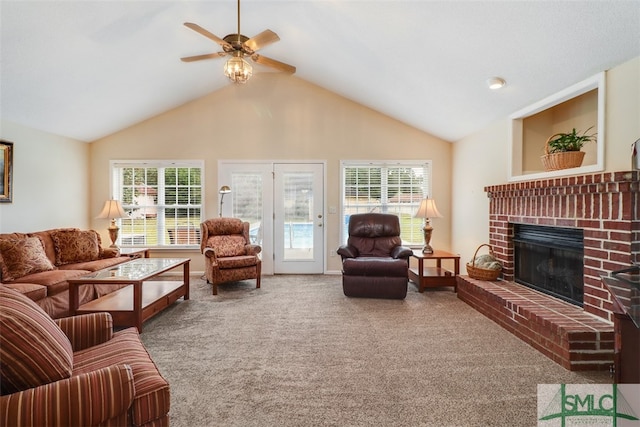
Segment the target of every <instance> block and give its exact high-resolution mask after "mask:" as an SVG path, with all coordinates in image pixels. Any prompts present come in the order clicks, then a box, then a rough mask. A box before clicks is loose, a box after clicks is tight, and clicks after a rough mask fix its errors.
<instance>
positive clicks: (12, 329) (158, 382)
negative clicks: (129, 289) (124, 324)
mask: <svg viewBox="0 0 640 427" xmlns="http://www.w3.org/2000/svg"><path fill="white" fill-rule="evenodd" d="M112 327H113V321H112V318H111V315H110V314H109V313H104V312H101V313H92V314H85V315H80V316H74V317H67V318H61V319H56V320H53V319H51V317H49V316H48V315H47V314H46V313H45V312H44V311H43V310H42V309H41V308H40V307H39V306H38V305H37V304H36V303H34V302H33V301H31V300H30V299H29V298H28V297H26V296H25V295H23V294H21V293H19V292H17V291H15V290H13V289H9V288H7V287H5V286H1V285H0V389H1V396H0V424H2V425H7V426H30V427H36V426H48V427H55V426H60V427H62V426H82V427H85V426H107V425H109V426H148V427H151V426H167V425H168V424H169V416H168V413H169V405H170V395H169V384H168V383H167V382H166V380H165V379H164V378H163V377H162V376H161V375H160V373H159V372H158V369H157V368H156V366H155V364H154V363H153V361H152V360H151V358H150V357H149V354H148V353H147V351H146V350H145V348H144V346H143V344H142V341H140V338H139V335H138V332H137V330H136V329H135V328H128V329H123V330H121V331H118V332H113V328H112Z"/></svg>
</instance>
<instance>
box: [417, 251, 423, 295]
mask: <svg viewBox="0 0 640 427" xmlns="http://www.w3.org/2000/svg"><path fill="white" fill-rule="evenodd" d="M418 292H420V293H422V292H424V258H418Z"/></svg>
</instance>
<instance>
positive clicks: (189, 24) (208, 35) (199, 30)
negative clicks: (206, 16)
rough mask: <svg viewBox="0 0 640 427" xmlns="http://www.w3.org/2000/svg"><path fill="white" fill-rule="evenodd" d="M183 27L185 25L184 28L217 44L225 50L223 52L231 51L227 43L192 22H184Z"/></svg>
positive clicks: (231, 47) (231, 48)
mask: <svg viewBox="0 0 640 427" xmlns="http://www.w3.org/2000/svg"><path fill="white" fill-rule="evenodd" d="M184 25H185V27H188V28H191V29H192V30H193V31H195V32H197V33H200V34H202V35H203V36H205V37H206V38H208V39H211V40H213V41H214V42H216V43H218V44H219V45H220V46H222V47H223V48H225V50H227V49H229V50H233V46H231V45H230V44H229V43H227V42H226V41H224V40H222V39H221V38H220V37H218V36H216V35H215V34H213V33H211V32H209V31H207V30H205V29H204V28H202V27H201V26H200V25H198V24H194V23H193V22H185V23H184Z"/></svg>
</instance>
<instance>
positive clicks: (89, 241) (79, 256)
mask: <svg viewBox="0 0 640 427" xmlns="http://www.w3.org/2000/svg"><path fill="white" fill-rule="evenodd" d="M51 239H52V240H53V246H54V248H55V250H56V265H63V264H71V263H75V262H86V261H94V260H96V259H98V258H100V240H99V239H98V233H97V232H95V231H94V230H84V231H83V230H57V231H52V232H51Z"/></svg>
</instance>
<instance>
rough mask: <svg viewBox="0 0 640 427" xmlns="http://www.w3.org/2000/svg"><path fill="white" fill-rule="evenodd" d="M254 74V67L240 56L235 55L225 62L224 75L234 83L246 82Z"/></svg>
mask: <svg viewBox="0 0 640 427" xmlns="http://www.w3.org/2000/svg"><path fill="white" fill-rule="evenodd" d="M252 74H253V67H252V66H251V64H249V63H248V62H247V61H245V60H244V59H242V58H241V57H239V56H234V57H233V58H231V59H229V60H228V61H227V63H226V64H224V75H225V76H227V77H228V78H229V79H230V80H231V81H232V82H234V83H246V82H247V80H249V78H250V77H251V75H252Z"/></svg>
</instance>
